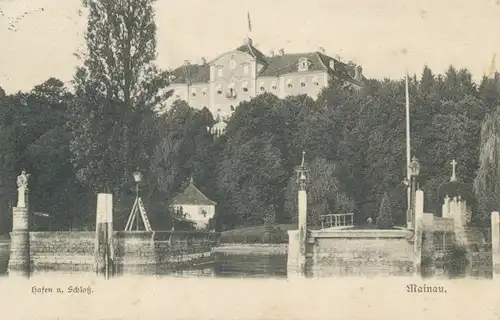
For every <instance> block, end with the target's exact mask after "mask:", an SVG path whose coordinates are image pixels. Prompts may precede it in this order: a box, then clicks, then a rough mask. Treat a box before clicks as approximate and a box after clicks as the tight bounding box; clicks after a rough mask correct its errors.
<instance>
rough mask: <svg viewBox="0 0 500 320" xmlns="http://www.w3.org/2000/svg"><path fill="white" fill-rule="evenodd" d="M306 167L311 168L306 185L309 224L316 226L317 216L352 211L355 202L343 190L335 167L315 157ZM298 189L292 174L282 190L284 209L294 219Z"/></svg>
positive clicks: (318, 220) (296, 212) (331, 163)
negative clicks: (284, 197) (283, 190)
mask: <svg viewBox="0 0 500 320" xmlns="http://www.w3.org/2000/svg"><path fill="white" fill-rule="evenodd" d="M308 166H309V169H310V170H311V171H310V180H309V185H308V186H307V191H308V194H307V203H308V210H307V211H308V224H310V225H313V226H318V225H319V224H320V216H321V215H324V214H331V213H351V212H354V209H355V205H354V202H353V200H352V199H351V197H350V196H349V195H348V194H346V193H345V190H344V187H343V186H342V185H341V183H340V181H339V179H338V178H337V170H338V166H337V165H336V164H335V163H333V162H331V161H327V160H325V159H324V158H317V159H315V160H313V161H312V162H311V163H310V164H308ZM297 192H298V185H297V181H296V174H295V173H294V174H293V175H292V176H291V177H290V179H289V181H288V185H287V188H286V190H285V194H286V199H285V201H286V202H285V212H286V213H287V214H288V215H289V218H291V219H294V220H295V219H296V218H297V215H298V208H297Z"/></svg>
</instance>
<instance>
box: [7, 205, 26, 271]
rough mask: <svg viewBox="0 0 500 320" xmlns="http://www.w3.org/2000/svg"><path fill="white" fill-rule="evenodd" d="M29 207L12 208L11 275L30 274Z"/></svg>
mask: <svg viewBox="0 0 500 320" xmlns="http://www.w3.org/2000/svg"><path fill="white" fill-rule="evenodd" d="M29 220H30V219H29V212H28V208H27V207H22V208H19V207H14V208H12V232H11V233H10V258H9V265H8V273H9V275H21V276H28V277H29V274H30V269H31V268H30V267H31V258H30V234H29Z"/></svg>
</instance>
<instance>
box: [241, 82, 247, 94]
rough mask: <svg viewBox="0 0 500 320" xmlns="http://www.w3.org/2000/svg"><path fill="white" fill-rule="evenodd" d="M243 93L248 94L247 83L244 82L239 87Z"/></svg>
mask: <svg viewBox="0 0 500 320" xmlns="http://www.w3.org/2000/svg"><path fill="white" fill-rule="evenodd" d="M241 88H242V90H243V92H248V82H245V83H243V84H242V85H241Z"/></svg>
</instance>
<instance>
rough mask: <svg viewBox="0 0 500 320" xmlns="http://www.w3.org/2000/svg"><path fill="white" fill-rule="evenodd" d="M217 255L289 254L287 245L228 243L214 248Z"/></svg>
mask: <svg viewBox="0 0 500 320" xmlns="http://www.w3.org/2000/svg"><path fill="white" fill-rule="evenodd" d="M213 251H214V252H216V253H222V254H225V255H255V256H260V255H265V256H269V255H279V256H282V255H286V254H287V252H288V244H287V243H277V244H256V243H254V244H242V243H226V244H221V246H219V247H215V248H213Z"/></svg>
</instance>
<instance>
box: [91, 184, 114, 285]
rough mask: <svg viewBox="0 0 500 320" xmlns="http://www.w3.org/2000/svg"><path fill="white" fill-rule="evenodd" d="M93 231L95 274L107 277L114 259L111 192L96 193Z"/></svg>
mask: <svg viewBox="0 0 500 320" xmlns="http://www.w3.org/2000/svg"><path fill="white" fill-rule="evenodd" d="M95 233H96V244H95V272H96V273H97V274H104V276H105V277H106V278H108V277H109V276H110V275H112V274H113V271H114V261H115V254H114V246H113V195H112V194H107V193H99V194H98V195H97V212H96V231H95Z"/></svg>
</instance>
